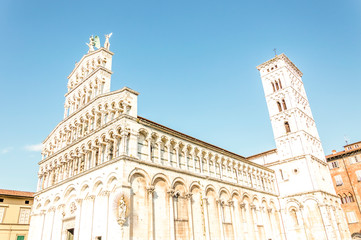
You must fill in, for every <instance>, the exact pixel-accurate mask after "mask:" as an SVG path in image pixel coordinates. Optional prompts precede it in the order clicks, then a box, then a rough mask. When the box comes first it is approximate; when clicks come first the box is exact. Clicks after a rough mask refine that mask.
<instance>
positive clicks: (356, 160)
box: [348, 156, 359, 164]
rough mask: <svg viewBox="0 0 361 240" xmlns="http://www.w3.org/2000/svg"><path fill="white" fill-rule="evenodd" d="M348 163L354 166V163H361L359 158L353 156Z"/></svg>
mask: <svg viewBox="0 0 361 240" xmlns="http://www.w3.org/2000/svg"><path fill="white" fill-rule="evenodd" d="M348 161H349V163H350V164H354V163H357V162H359V158H358V156H351V157H349V158H348Z"/></svg>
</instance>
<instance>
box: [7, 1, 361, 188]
mask: <svg viewBox="0 0 361 240" xmlns="http://www.w3.org/2000/svg"><path fill="white" fill-rule="evenodd" d="M360 20H361V2H360V1H358V0H354V1H347V0H346V1H330V0H327V1H292V0H291V1H290V0H283V1H271V0H265V1H239V0H234V1H232V0H229V1H228V0H227V1H212V0H196V1H188V0H183V1H173V0H167V1H156V0H153V1H149V0H145V1H143V0H138V1H113V2H109V1H94V2H92V1H82V2H81V1H10V0H5V1H4V0H3V1H2V3H1V7H0V36H1V46H2V49H1V55H0V73H1V75H0V81H1V94H0V101H1V105H2V111H1V118H0V166H1V174H0V188H6V189H18V190H29V191H35V190H36V182H37V171H38V165H37V163H38V161H39V160H40V159H41V156H40V152H39V151H36V150H37V147H36V146H37V145H38V144H39V143H41V142H42V141H43V140H44V139H45V137H46V136H47V135H48V134H49V133H50V131H51V130H52V129H53V128H54V127H55V126H56V124H57V123H58V122H59V121H60V120H61V119H62V116H63V104H64V94H65V92H66V84H67V78H66V77H67V76H68V74H69V73H70V72H71V71H72V69H73V67H74V63H75V62H76V61H79V59H80V58H81V57H82V56H83V54H85V53H86V52H87V46H86V45H85V42H87V41H88V38H89V36H90V35H92V34H94V35H99V36H100V37H101V40H102V42H104V34H107V33H110V32H113V36H112V38H111V50H112V51H113V52H114V53H115V55H114V57H113V72H114V74H113V76H112V90H117V89H119V88H122V87H123V86H128V87H130V88H132V89H134V90H136V91H138V92H140V96H139V98H138V104H139V106H138V109H139V115H140V116H142V117H145V118H148V119H150V120H153V121H156V122H158V123H160V124H163V125H166V126H168V127H170V128H173V129H175V130H178V131H181V132H184V133H186V134H189V135H192V136H194V137H196V138H199V139H202V140H204V141H207V142H209V143H212V144H215V145H218V146H220V147H223V148H226V149H228V150H230V151H233V152H236V153H238V154H241V155H243V156H249V155H253V154H256V153H259V152H262V151H266V150H269V149H272V148H274V147H275V144H274V140H273V135H272V129H271V124H270V121H269V116H268V110H267V108H266V102H265V99H264V95H263V89H262V85H261V80H260V77H259V73H258V71H257V70H256V66H257V65H258V64H260V63H263V62H264V61H266V60H268V59H270V58H272V57H273V51H272V50H273V48H277V49H278V52H279V53H281V52H284V53H285V54H286V55H287V56H288V57H289V58H290V59H291V60H292V61H293V62H294V63H295V64H296V65H297V66H298V67H299V68H300V70H301V71H302V72H303V73H304V76H303V81H304V84H305V87H306V91H307V94H308V98H309V101H310V103H311V109H312V111H313V115H314V118H315V120H316V123H317V127H318V130H319V134H320V137H321V140H322V142H323V146H324V149H325V152H326V153H330V152H331V150H332V149H337V150H341V149H342V146H343V145H344V144H345V142H344V135H347V136H348V137H349V138H350V140H351V142H354V141H359V140H361V127H360V122H361V121H360V120H361V107H360V102H361V101H360V92H361V83H360V82H361V76H360V74H359V72H360V69H361V24H360V23H361V21H360Z"/></svg>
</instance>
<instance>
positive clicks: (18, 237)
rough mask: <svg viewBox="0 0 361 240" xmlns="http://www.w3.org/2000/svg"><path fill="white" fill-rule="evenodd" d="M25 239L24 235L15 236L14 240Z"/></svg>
mask: <svg viewBox="0 0 361 240" xmlns="http://www.w3.org/2000/svg"><path fill="white" fill-rule="evenodd" d="M24 239H25V236H17V237H16V240H24Z"/></svg>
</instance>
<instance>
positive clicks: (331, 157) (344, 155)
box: [326, 148, 361, 162]
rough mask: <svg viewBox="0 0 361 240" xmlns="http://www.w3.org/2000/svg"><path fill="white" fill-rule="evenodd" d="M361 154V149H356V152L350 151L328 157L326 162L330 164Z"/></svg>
mask: <svg viewBox="0 0 361 240" xmlns="http://www.w3.org/2000/svg"><path fill="white" fill-rule="evenodd" d="M359 153H361V148H358V149H354V150H348V151H344V152H338V153H336V154H334V155H332V154H331V155H327V156H326V161H327V162H329V161H334V160H337V159H340V158H344V157H348V156H351V155H355V154H359Z"/></svg>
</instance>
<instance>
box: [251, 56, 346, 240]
mask: <svg viewBox="0 0 361 240" xmlns="http://www.w3.org/2000/svg"><path fill="white" fill-rule="evenodd" d="M257 69H258V70H259V72H260V74H261V79H262V84H263V88H264V93H265V97H266V102H267V106H268V111H269V116H270V119H271V124H272V129H273V135H274V139H275V142H276V147H277V150H276V155H275V156H274V157H273V158H272V160H270V161H268V162H267V163H266V164H265V165H266V166H267V167H270V168H271V169H273V170H274V171H275V172H276V178H277V182H278V188H279V194H280V196H279V199H280V202H281V206H282V209H281V212H282V216H283V218H284V220H285V228H286V235H287V238H290V239H299V240H301V239H344V238H342V235H343V234H344V233H343V232H340V230H339V229H340V226H341V225H340V224H341V222H342V220H335V217H334V216H332V214H334V213H331V211H330V209H329V208H328V203H329V201H338V197H337V196H336V193H335V189H334V188H333V184H332V179H331V175H330V172H329V169H328V166H327V163H326V160H325V155H324V152H323V148H322V145H321V141H320V138H319V135H318V132H317V128H316V124H315V121H314V119H313V116H312V112H311V108H310V104H309V102H308V99H307V95H306V91H305V88H304V86H303V82H302V72H301V71H300V70H299V69H298V68H297V67H296V66H295V64H294V63H293V62H291V61H290V60H289V59H288V57H287V56H286V55H285V54H281V55H276V56H275V57H274V58H272V59H271V60H269V61H267V62H265V63H263V64H261V65H259V66H258V67H257ZM345 231H346V234H347V230H345ZM303 234H304V235H303ZM340 234H341V235H340ZM302 235H303V236H302ZM345 239H348V238H345Z"/></svg>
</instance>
